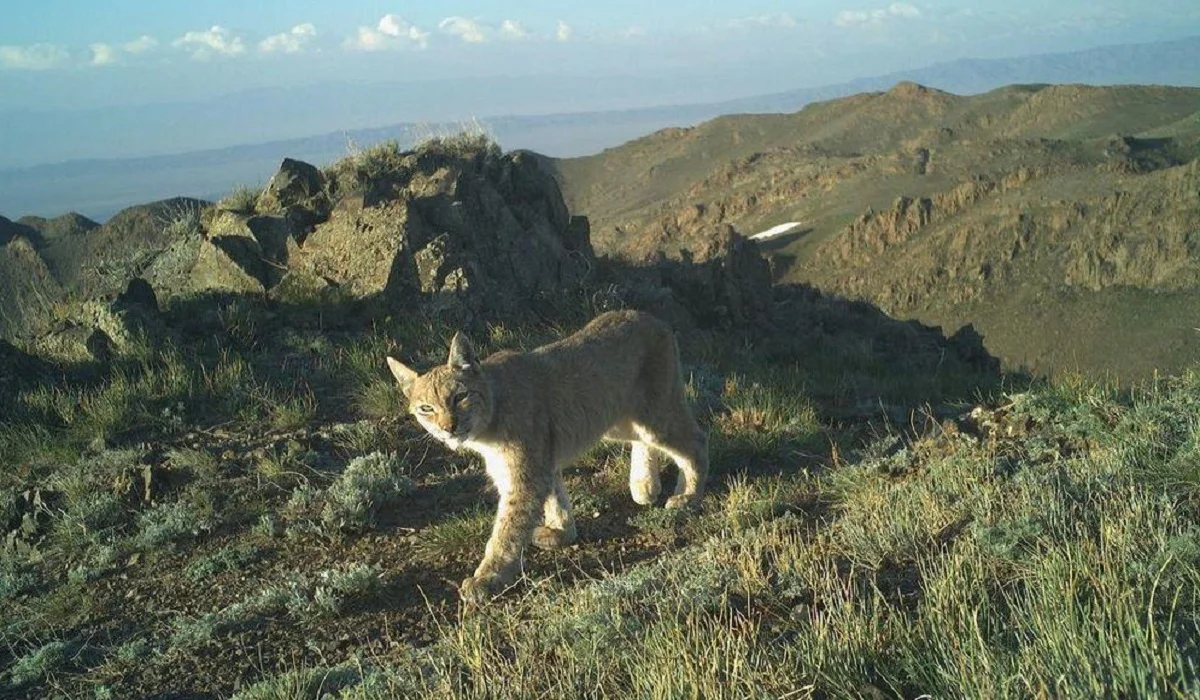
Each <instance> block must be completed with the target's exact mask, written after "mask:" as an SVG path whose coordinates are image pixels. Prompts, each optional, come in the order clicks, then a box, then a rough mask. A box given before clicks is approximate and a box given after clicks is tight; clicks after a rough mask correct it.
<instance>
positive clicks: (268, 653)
mask: <svg viewBox="0 0 1200 700" xmlns="http://www.w3.org/2000/svg"><path fill="white" fill-rule="evenodd" d="M292 313H293V312H291V311H288V310H286V309H276V310H274V311H270V312H268V311H266V310H263V309H257V308H256V307H255V306H254V305H251V304H246V303H236V304H232V305H230V306H227V307H223V308H222V310H221V312H220V314H219V319H220V320H219V323H220V324H222V325H221V326H220V327H210V326H207V325H205V324H206V322H203V321H202V320H200V317H199V315H197V314H195V313H194V312H182V311H181V313H180V318H179V319H176V320H175V321H173V322H175V323H184V324H185V325H188V327H190V328H191V333H192V335H190V336H188V337H189V338H190V340H189V342H188V343H186V344H185V345H181V346H179V347H166V348H160V349H154V348H151V347H144V348H142V349H141V350H140V351H134V352H130V353H127V354H124V355H122V356H121V357H120V358H119V361H118V362H117V363H116V364H115V365H114V369H113V371H112V372H110V373H108V374H105V375H102V376H99V377H97V376H96V375H95V374H94V373H91V374H89V373H86V372H85V373H82V374H79V373H77V372H76V371H74V370H71V369H70V368H60V369H59V370H58V371H59V372H60V374H58V375H57V376H55V375H54V373H53V372H52V373H50V374H49V375H48V376H47V375H43V377H42V378H41V379H40V380H39V379H36V378H27V379H26V380H24V381H23V383H22V384H21V385H20V386H18V387H17V389H16V393H14V394H13V395H11V396H9V397H7V398H6V400H11V404H10V405H12V406H13V407H14V408H15V411H13V412H9V413H7V414H6V417H5V419H4V422H3V427H2V429H0V455H3V456H2V457H0V460H2V463H3V468H2V469H0V479H2V480H0V506H2V507H3V510H2V511H0V514H2V515H3V517H2V518H0V521H2V522H3V523H6V524H5V531H6V532H7V536H6V546H5V548H4V549H3V550H2V554H0V597H2V599H3V602H4V604H3V605H2V606H0V635H3V644H0V667H2V668H3V669H4V670H3V672H2V673H0V683H4V684H6V686H5V687H6V693H7V696H11V697H45V696H63V697H83V696H87V697H114V698H116V697H148V696H157V695H159V694H163V693H167V694H174V695H182V696H186V697H230V696H233V697H239V698H310V697H328V696H333V697H344V698H385V697H410V698H423V697H429V698H433V697H440V698H446V697H450V698H477V697H491V698H526V697H548V698H578V697H612V698H621V697H664V698H673V697H706V698H722V697H729V698H734V697H746V696H752V697H779V696H785V695H789V694H790V696H792V697H823V698H824V697H828V698H835V697H916V696H919V695H922V694H929V695H933V696H938V697H995V698H1004V697H1012V698H1024V697H1030V696H1041V697H1079V698H1092V697H1114V698H1115V697H1146V698H1154V697H1163V698H1167V697H1179V696H1183V695H1190V694H1194V693H1196V692H1200V676H1198V671H1197V662H1198V661H1200V649H1197V648H1196V638H1197V637H1196V624H1197V615H1198V614H1200V597H1198V594H1200V534H1198V532H1197V530H1196V527H1195V522H1196V517H1197V515H1198V513H1197V503H1198V501H1197V495H1198V494H1200V491H1198V490H1197V489H1200V472H1197V468H1196V465H1197V464H1198V463H1200V461H1198V460H1200V452H1197V446H1198V445H1200V435H1198V434H1197V425H1200V422H1198V421H1197V417H1198V416H1200V377H1197V376H1196V375H1194V374H1192V373H1187V374H1184V375H1183V376H1181V377H1178V378H1176V379H1170V380H1163V381H1161V382H1159V383H1157V384H1154V385H1152V386H1148V387H1146V388H1144V389H1141V390H1139V391H1137V392H1134V393H1132V394H1130V393H1119V392H1116V391H1114V390H1111V389H1108V388H1106V387H1103V386H1097V385H1093V384H1089V383H1086V382H1075V383H1063V384H1057V385H1045V384H1035V385H1030V384H1028V383H1027V382H1025V381H1023V380H1017V379H1015V378H1011V377H1010V378H1005V377H1002V376H998V375H995V374H991V373H989V372H987V371H982V370H972V369H970V368H968V367H966V366H964V365H961V364H957V363H955V362H954V361H953V360H952V358H950V357H949V356H947V355H946V353H945V351H944V350H939V349H938V348H937V347H930V348H928V349H926V350H925V351H920V350H912V351H909V352H908V353H906V354H904V355H900V354H898V353H896V352H894V351H888V350H887V349H886V348H883V347H878V348H877V349H876V350H875V351H871V350H869V349H867V348H870V347H871V345H872V344H873V343H874V344H876V345H879V343H878V341H877V340H876V339H878V338H880V337H882V335H883V334H885V333H886V332H888V329H887V327H886V324H891V323H894V322H890V321H878V322H867V321H865V320H861V319H865V318H867V317H864V316H861V315H856V314H855V313H853V312H852V310H850V309H848V308H846V307H845V306H844V305H840V304H838V303H834V302H829V301H827V302H820V303H816V304H814V305H811V306H807V307H802V308H798V309H797V313H798V314H802V315H803V316H804V317H805V318H809V319H812V320H813V327H814V328H824V329H826V331H825V332H824V333H823V334H817V335H812V334H808V335H796V334H794V333H786V334H782V335H780V336H779V337H775V338H770V339H766V338H762V337H760V338H758V339H757V340H752V339H751V336H745V337H739V336H740V334H738V333H728V332H712V331H699V330H697V331H691V332H686V333H684V334H682V335H681V347H682V354H683V357H684V361H685V364H686V372H687V376H688V378H689V381H688V386H689V391H690V392H691V395H692V398H693V400H694V402H695V407H696V410H697V412H698V414H699V415H700V416H701V418H702V420H703V421H704V423H705V424H706V425H708V426H709V428H710V431H711V443H712V459H713V465H714V475H713V476H712V478H711V481H710V493H709V495H708V496H707V497H706V499H705V501H704V503H703V505H702V507H701V508H700V509H699V510H698V511H697V512H695V513H680V512H677V511H666V510H663V509H661V508H640V507H637V506H635V505H634V504H633V503H632V501H631V500H630V499H629V497H628V494H627V492H626V486H625V481H626V478H627V476H626V475H627V460H628V455H627V454H625V453H624V452H623V451H622V450H619V449H616V448H614V447H612V446H600V447H597V448H596V449H594V450H593V451H591V452H590V453H589V454H588V455H587V456H585V457H584V458H583V459H582V460H581V461H580V462H579V463H578V464H577V465H574V466H573V467H572V468H571V469H570V470H569V472H568V486H569V489H570V491H571V494H572V498H573V502H574V504H575V509H576V513H577V517H578V518H579V522H580V525H579V527H580V534H581V541H580V543H579V544H577V545H575V546H573V547H571V548H570V549H568V550H566V551H564V552H560V553H545V552H533V553H531V554H530V557H529V560H528V562H527V567H526V573H525V577H524V578H523V579H522V580H521V581H520V582H518V584H517V585H516V586H515V587H514V588H513V589H512V590H510V591H508V592H507V593H506V594H505V595H504V596H503V598H501V599H500V600H498V601H496V602H495V603H493V604H492V605H490V606H487V607H484V608H463V607H461V606H460V604H459V602H458V600H457V593H456V591H455V584H454V582H456V581H458V580H460V579H461V578H462V577H463V576H464V575H466V574H467V573H468V572H469V571H470V570H471V568H472V567H473V566H474V564H475V560H476V558H477V556H478V554H479V552H480V550H481V547H482V545H483V541H484V539H485V537H486V532H487V529H488V527H489V521H490V517H491V509H492V508H493V507H494V506H493V503H494V496H493V495H492V493H491V492H490V490H489V489H487V488H486V486H485V481H484V477H483V475H482V469H481V468H480V465H478V464H477V463H476V461H475V459H474V458H472V457H469V456H465V455H455V454H451V453H449V452H447V451H445V450H444V449H443V448H442V447H441V446H440V445H437V444H434V443H431V442H430V441H429V440H428V439H427V438H425V437H423V435H422V434H421V433H420V430H419V428H417V427H416V426H415V425H414V424H413V422H412V421H410V420H407V419H405V418H402V417H400V416H401V412H402V407H401V405H400V396H399V394H398V393H397V392H396V390H395V388H394V387H393V386H392V385H391V380H390V378H389V377H388V376H387V373H386V370H384V368H383V367H382V366H381V361H380V359H381V357H382V356H383V355H384V354H385V353H388V352H391V353H396V352H400V353H402V354H404V355H405V356H407V357H411V358H415V359H417V360H418V361H420V362H425V363H432V362H439V361H442V358H443V355H444V352H445V344H444V343H445V338H446V337H448V335H449V333H450V332H451V330H452V329H451V328H450V327H448V326H443V325H438V324H436V323H430V322H428V321H421V320H419V319H411V318H410V319H392V320H386V319H385V320H381V321H379V322H377V323H375V324H374V325H373V327H369V328H368V327H361V326H357V325H355V324H348V325H341V326H339V327H333V328H321V327H318V326H315V325H307V326H306V325H305V324H303V323H300V321H301V320H302V319H304V318H309V319H310V321H311V317H308V316H293V315H292ZM294 313H300V310H298V309H297V310H295V312H294ZM593 313H595V309H593V308H589V307H588V306H586V305H584V306H580V307H579V308H577V309H576V311H575V313H574V314H573V315H568V316H564V317H562V318H560V319H559V321H558V323H557V324H556V325H551V326H547V325H542V324H535V325H527V326H501V325H495V326H493V327H492V328H491V332H490V335H489V336H488V337H487V338H480V339H479V340H480V341H481V344H482V345H483V346H484V348H486V349H489V350H490V349H498V348H523V347H530V346H533V345H536V344H538V343H540V342H543V341H545V340H547V339H550V338H554V337H557V336H558V335H560V334H561V333H563V332H566V331H568V330H570V329H572V328H574V327H576V326H577V325H579V324H581V323H582V322H583V320H584V319H586V318H587V317H588V316H590V315H591V314H593ZM853 319H860V320H853ZM876 323H880V324H885V325H876ZM189 324H190V325H189ZM64 371H65V372H66V374H65V375H64V374H61V372H64ZM867 385H870V386H873V387H874V388H873V389H872V390H868V391H872V392H874V393H873V395H874V397H875V398H874V407H873V408H872V407H871V406H867V407H866V410H862V408H860V406H861V401H862V392H863V391H864V389H863V387H864V386H867Z"/></svg>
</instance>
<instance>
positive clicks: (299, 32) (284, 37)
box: [258, 22, 317, 53]
mask: <svg viewBox="0 0 1200 700" xmlns="http://www.w3.org/2000/svg"><path fill="white" fill-rule="evenodd" d="M316 35H317V28H316V27H314V26H313V25H312V23H310V22H305V23H304V24H297V25H296V26H294V27H292V28H291V29H290V30H288V31H286V32H283V33H282V34H273V35H271V36H269V37H267V38H266V39H263V40H262V41H260V42H258V50H259V51H261V52H263V53H276V52H278V53H300V52H301V51H303V50H304V46H305V45H306V44H308V42H309V41H312V38H313V37H315V36H316Z"/></svg>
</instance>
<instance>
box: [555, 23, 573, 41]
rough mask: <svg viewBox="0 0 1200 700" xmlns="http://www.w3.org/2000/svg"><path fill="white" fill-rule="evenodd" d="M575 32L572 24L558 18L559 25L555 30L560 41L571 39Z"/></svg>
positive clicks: (556, 37)
mask: <svg viewBox="0 0 1200 700" xmlns="http://www.w3.org/2000/svg"><path fill="white" fill-rule="evenodd" d="M573 33H574V30H572V29H571V25H569V24H567V23H566V22H564V21H562V20H561V19H560V20H558V27H557V28H555V30H554V38H555V39H557V40H558V41H570V40H571V35H572V34H573Z"/></svg>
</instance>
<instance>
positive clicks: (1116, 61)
mask: <svg viewBox="0 0 1200 700" xmlns="http://www.w3.org/2000/svg"><path fill="white" fill-rule="evenodd" d="M903 80H909V81H915V82H918V83H920V84H922V85H928V86H932V87H937V88H940V89H944V90H948V91H951V92H955V93H959V94H972V93H978V92H983V91H986V90H990V89H993V88H996V87H999V86H1001V85H1007V84H1012V83H1089V84H1118V83H1138V84H1165V85H1200V37H1197V38H1190V39H1184V40H1178V41H1170V42H1157V43H1151V44H1133V45H1122V46H1110V47H1104V48H1098V49H1092V50H1087V51H1079V52H1072V53H1062V54H1046V55H1038V56H1028V57H1021V58H1009V59H991V60H959V61H953V62H950V63H944V64H936V65H932V66H929V67H926V68H922V69H918V70H913V71H904V72H900V73H894V74H890V75H882V76H877V77H872V78H863V79H859V80H854V81H851V82H847V83H840V84H837V85H829V86H824V87H817V88H805V89H800V90H793V91H788V92H783V93H776V94H770V95H761V96H756V97H751V98H743V99H737V100H729V101H723V102H710V103H704V104H691V105H677V106H664V107H656V108H648V109H633V110H621V111H611V112H584V113H576V114H550V115H535V116H502V117H492V118H486V119H484V120H483V121H484V122H485V124H486V125H487V127H488V128H489V129H490V130H491V131H492V133H493V135H494V136H495V137H496V139H497V140H499V141H500V143H501V144H502V145H503V146H504V147H505V148H509V149H514V148H526V149H531V150H535V151H538V152H541V153H545V154H548V155H551V156H557V157H569V156H579V155H584V154H588V153H594V152H597V151H599V150H601V149H603V148H607V147H612V146H616V145H618V144H620V143H623V142H625V141H627V140H629V139H633V138H636V137H638V136H641V135H644V134H646V133H649V132H651V131H654V130H657V129H661V128H664V127H669V126H688V125H692V124H696V123H699V122H701V121H704V120H707V119H711V118H713V117H716V116H719V115H724V114H733V113H772V112H792V111H795V110H797V109H800V108H801V107H803V106H805V105H807V104H810V103H812V102H816V101H821V100H828V99H834V98H837V97H843V96H846V95H851V94H855V93H859V92H863V91H871V90H881V89H886V88H888V87H889V86H891V85H893V84H895V83H897V82H899V81H903ZM359 87H360V88H361V86H359ZM329 89H330V90H335V89H339V88H337V86H331V87H330V88H329ZM347 89H352V88H347ZM373 89H378V88H373ZM336 97H337V96H335V95H334V96H331V99H333V98H336ZM242 98H247V96H242ZM229 99H230V100H235V99H240V98H238V97H236V96H231V97H230V98H229ZM247 99H248V98H247ZM339 99H340V98H339ZM206 104H208V103H206ZM209 106H210V107H211V106H212V105H211V104H210V105H209ZM177 107H178V108H179V109H181V110H187V109H193V110H194V109H197V108H198V107H196V106H194V105H193V106H190V107H189V106H188V105H182V106H177ZM155 109H156V110H157V111H163V110H166V112H167V113H163V114H157V115H156V117H155V118H156V119H159V120H163V119H166V120H168V121H169V119H170V118H171V114H169V112H170V108H169V106H159V107H158V108H155ZM457 126H458V125H456V124H432V125H416V124H411V123H409V124H397V125H393V126H388V127H381V128H374V129H356V130H351V131H346V132H338V133H327V134H323V135H319V136H313V137H308V138H299V139H289V140H280V141H271V142H267V143H258V144H250V145H243V146H233V147H229V148H221V149H214V150H205V151H195V152H189V153H180V154H175V155H162V156H153V157H144V158H132V159H106V160H87V161H69V162H65V163H58V164H51V165H39V166H33V167H23V168H14V169H4V170H0V214H4V215H6V216H9V217H10V218H16V217H19V216H23V215H27V214H37V215H43V216H54V215H57V214H59V213H62V212H64V211H76V212H79V213H82V214H84V215H86V216H88V217H90V218H93V219H96V220H98V221H104V220H106V219H107V218H108V217H110V216H112V214H114V213H115V212H116V211H118V210H120V209H122V208H124V207H126V206H129V205H131V204H134V203H136V202H144V201H147V200H152V199H161V198H166V197H171V196H177V195H183V196H193V197H201V198H206V199H211V198H215V197H218V196H220V195H222V194H224V193H227V192H229V191H230V190H231V189H232V188H233V187H234V186H236V185H238V184H248V185H254V184H260V183H262V182H263V181H264V180H265V179H266V178H267V177H268V176H269V175H270V174H271V173H272V172H273V171H274V169H275V168H276V167H277V166H278V163H279V161H280V159H282V158H283V157H284V156H288V157H293V158H300V159H303V160H307V161H309V162H313V163H318V164H323V163H329V162H332V161H334V160H336V159H338V158H340V157H342V156H344V155H346V153H347V152H348V150H349V149H350V148H353V147H354V146H355V145H360V146H365V145H369V144H371V143H375V142H378V141H381V140H386V139H396V140H398V141H400V142H401V143H410V142H412V141H413V140H415V139H419V138H421V137H422V136H424V135H428V134H431V133H437V132H441V131H449V130H454V129H456V128H457ZM62 128H68V127H67V126H63V127H62Z"/></svg>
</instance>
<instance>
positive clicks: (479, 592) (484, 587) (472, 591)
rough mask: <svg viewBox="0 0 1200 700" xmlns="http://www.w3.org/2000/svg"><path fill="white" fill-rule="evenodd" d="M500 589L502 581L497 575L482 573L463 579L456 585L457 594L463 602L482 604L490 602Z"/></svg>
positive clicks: (502, 584)
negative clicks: (460, 583)
mask: <svg viewBox="0 0 1200 700" xmlns="http://www.w3.org/2000/svg"><path fill="white" fill-rule="evenodd" d="M502 590H504V582H503V581H501V580H500V577H499V576H497V575H495V574H484V575H483V576H472V577H471V578H468V579H464V580H463V582H462V585H461V586H459V587H458V595H459V596H460V597H461V598H462V599H463V602H465V603H470V604H471V605H483V604H485V603H488V602H490V601H491V599H492V598H495V597H496V595H497V594H498V593H500V591H502Z"/></svg>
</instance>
